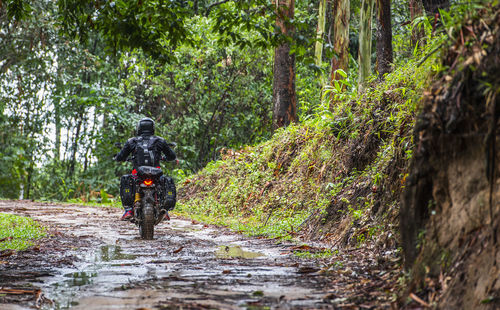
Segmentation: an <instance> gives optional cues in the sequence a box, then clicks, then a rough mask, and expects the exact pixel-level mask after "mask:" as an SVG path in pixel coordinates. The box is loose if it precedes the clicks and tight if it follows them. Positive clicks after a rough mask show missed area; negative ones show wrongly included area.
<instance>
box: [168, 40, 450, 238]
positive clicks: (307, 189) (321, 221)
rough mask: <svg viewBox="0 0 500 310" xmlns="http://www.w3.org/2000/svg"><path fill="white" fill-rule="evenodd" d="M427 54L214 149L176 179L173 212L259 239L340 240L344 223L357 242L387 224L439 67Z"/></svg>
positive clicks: (391, 223)
mask: <svg viewBox="0 0 500 310" xmlns="http://www.w3.org/2000/svg"><path fill="white" fill-rule="evenodd" d="M429 50H430V48H429ZM436 56H437V55H433V56H431V57H429V58H428V59H427V60H426V61H425V62H424V63H423V64H422V65H421V66H417V60H413V61H409V62H408V63H406V64H405V65H403V66H401V67H398V68H396V69H395V70H394V72H393V73H391V74H390V75H388V76H387V77H386V81H385V82H383V83H380V82H378V81H375V82H373V83H372V84H371V87H368V88H367V90H366V91H365V92H364V93H362V94H357V93H356V92H355V91H352V92H351V93H344V94H341V95H340V96H338V98H337V101H336V102H335V103H334V104H331V107H328V103H327V102H326V100H324V103H323V106H322V107H318V108H317V113H316V115H315V116H314V117H311V118H310V119H307V120H305V121H303V122H301V123H299V124H294V125H291V126H289V127H287V128H286V129H280V130H278V131H277V132H276V133H275V134H274V136H273V137H272V138H271V139H270V140H268V141H266V142H264V143H261V144H258V145H256V146H249V147H246V148H244V149H241V150H238V151H232V150H226V151H224V152H221V153H222V157H223V159H222V160H219V161H216V162H212V163H209V164H208V165H207V166H206V168H205V169H203V170H202V171H200V172H199V173H198V174H196V175H193V176H191V177H189V178H187V179H186V180H185V181H184V182H183V184H182V185H181V186H180V190H179V193H180V195H179V196H180V201H179V203H178V205H177V208H176V212H177V213H178V214H181V215H184V216H188V217H191V218H193V219H196V220H200V221H202V222H206V223H211V224H217V225H224V226H228V227H230V228H231V229H233V230H236V231H240V232H244V233H247V234H250V235H262V236H266V237H282V238H283V237H284V238H290V237H294V236H297V235H302V236H303V237H306V238H311V237H313V236H315V237H318V236H322V237H320V238H319V239H321V238H327V239H328V237H329V236H331V237H332V238H333V237H335V238H337V239H338V240H340V239H342V238H345V236H346V233H347V232H349V231H350V233H349V236H350V237H347V238H348V239H349V242H351V241H353V240H354V243H357V244H359V243H363V242H364V241H365V240H368V239H373V238H374V237H375V236H376V235H378V234H380V233H382V232H387V231H393V230H396V229H397V226H396V225H397V222H398V219H397V214H398V208H399V193H400V191H401V188H402V187H403V185H404V181H405V177H406V167H407V163H408V161H409V159H410V158H411V150H412V148H413V143H412V141H413V139H412V136H411V134H412V130H413V126H414V124H415V115H416V111H417V109H418V102H419V101H420V98H421V95H422V93H423V91H424V89H425V88H427V87H428V85H429V84H430V82H431V81H432V75H433V73H434V72H435V71H439V70H440V68H439V66H438V65H437V64H436ZM330 94H332V93H330ZM327 95H328V94H327ZM324 97H325V99H326V96H324ZM329 222H330V223H333V222H335V223H337V224H339V225H340V226H339V225H335V228H331V227H330V228H328V223H329ZM322 227H324V229H323V228H322ZM335 229H337V230H338V229H342V230H343V232H342V233H339V232H338V231H336V232H334V230H335ZM360 232H362V233H360ZM341 234H343V235H344V237H341V236H340V235H341ZM393 235H394V234H393ZM339 238H340V239H339ZM337 239H336V240H337ZM351 239H352V240H351ZM338 240H337V241H338ZM346 240H347V239H346ZM324 241H331V242H333V241H334V240H332V239H330V240H324ZM345 243H347V241H345Z"/></svg>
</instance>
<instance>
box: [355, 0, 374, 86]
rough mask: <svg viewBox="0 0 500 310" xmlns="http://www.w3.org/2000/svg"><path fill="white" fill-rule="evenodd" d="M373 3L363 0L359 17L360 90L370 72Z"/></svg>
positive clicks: (369, 0)
mask: <svg viewBox="0 0 500 310" xmlns="http://www.w3.org/2000/svg"><path fill="white" fill-rule="evenodd" d="M373 4H374V0H363V1H362V3H361V11H360V17H359V20H360V26H361V29H360V30H359V55H358V65H359V78H358V87H359V89H360V90H361V91H362V90H363V89H364V84H365V82H366V79H367V78H368V77H369V76H370V74H371V54H372V15H373Z"/></svg>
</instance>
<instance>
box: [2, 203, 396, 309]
mask: <svg viewBox="0 0 500 310" xmlns="http://www.w3.org/2000/svg"><path fill="white" fill-rule="evenodd" d="M0 212H8V213H14V214H19V215H24V216H30V217H32V218H34V219H36V220H38V221H40V222H42V223H43V224H44V225H45V226H47V227H49V233H50V237H47V238H45V239H44V240H42V242H41V244H40V246H39V247H36V248H34V249H31V250H29V251H25V252H20V253H16V254H13V255H10V256H7V257H2V258H0V261H2V263H1V264H0V288H2V287H3V288H9V289H10V288H14V289H20V290H23V289H24V290H25V291H26V293H25V294H15V295H13V294H0V309H25V308H34V307H39V308H42V309H61V308H63V309H64V308H72V309H85V310H89V309H141V308H144V309H150V308H151V309H181V308H182V309H241V308H243V309H245V308H247V309H269V308H272V309H317V308H324V309H329V308H341V307H344V306H345V307H348V308H350V307H353V306H354V307H355V308H358V306H361V307H363V306H365V307H366V308H372V307H374V308H379V307H386V306H388V305H389V304H388V301H387V300H388V299H387V298H386V295H384V294H383V293H381V292H380V291H381V287H376V286H375V287H374V288H372V290H371V291H367V290H362V291H356V290H355V287H356V285H357V284H359V283H362V281H367V282H369V281H372V283H371V284H372V285H373V283H376V282H373V281H374V280H373V279H374V278H373V277H374V275H373V274H370V273H368V272H366V270H367V268H364V267H363V266H358V265H359V263H357V264H358V265H356V266H353V268H351V267H347V270H348V272H346V273H345V274H344V273H342V274H339V273H338V272H337V273H334V274H332V273H327V272H320V268H322V267H324V266H320V265H319V262H318V261H311V260H303V259H299V258H297V257H296V256H295V255H293V254H290V252H291V251H290V250H291V249H292V247H293V246H294V245H293V244H284V243H279V242H277V241H276V240H266V239H255V238H249V237H245V236H242V235H238V234H235V233H231V232H229V231H228V230H226V229H222V228H217V227H213V226H206V225H203V224H199V223H195V222H192V221H189V220H185V219H180V218H175V217H174V218H172V220H171V221H170V222H166V223H165V222H164V223H161V224H160V225H158V226H156V227H155V239H154V240H152V241H145V240H141V239H139V238H138V231H137V228H136V227H135V226H134V225H132V224H130V223H127V222H120V221H118V220H117V219H118V218H119V216H120V215H121V210H119V209H114V208H97V207H84V206H68V205H64V206H63V205H57V204H42V203H33V202H24V201H22V202H20V201H0ZM362 261H363V259H362ZM365 261H366V263H367V264H370V263H373V262H370V261H369V260H365ZM344 267H345V266H344ZM365 267H366V266H365ZM323 269H324V268H323ZM344 269H345V268H344ZM368 269H370V268H368ZM370 270H371V269H370ZM375 271H376V272H377V273H378V272H379V271H380V272H382V274H383V273H387V272H386V271H384V270H375ZM336 275H337V276H336ZM342 278H345V281H343V282H342V283H340V284H339V280H340V279H342ZM386 278H389V277H386ZM360 281H361V282H360ZM382 282H383V283H382ZM382 282H380V281H379V285H381V284H380V283H382V284H385V285H387V283H386V282H387V281H382ZM30 290H31V291H33V293H31V294H30V293H29V292H30ZM353 296H354V299H353ZM349 298H351V300H349ZM349 301H351V302H349ZM353 301H354V302H353Z"/></svg>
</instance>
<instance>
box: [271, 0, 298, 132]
mask: <svg viewBox="0 0 500 310" xmlns="http://www.w3.org/2000/svg"><path fill="white" fill-rule="evenodd" d="M273 5H274V6H275V10H276V25H277V26H278V28H279V29H280V30H281V34H282V35H283V41H282V42H281V43H280V44H279V45H278V46H277V47H276V48H275V49H274V67H273V129H277V128H279V127H283V126H287V125H289V124H290V123H291V122H296V121H297V96H296V94H295V54H294V53H290V43H289V38H290V37H291V35H292V34H293V31H294V29H293V26H292V25H291V23H290V21H291V19H293V15H294V9H295V0H273Z"/></svg>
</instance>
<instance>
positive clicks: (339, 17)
mask: <svg viewBox="0 0 500 310" xmlns="http://www.w3.org/2000/svg"><path fill="white" fill-rule="evenodd" d="M332 15H333V23H334V28H333V51H334V53H335V55H334V56H333V58H332V67H331V79H330V80H331V82H332V83H333V81H334V80H339V79H342V76H340V75H337V74H335V71H337V70H338V69H342V70H344V71H345V72H347V71H348V70H349V18H350V15H351V13H350V1H349V0H334V1H333V3H332Z"/></svg>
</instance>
